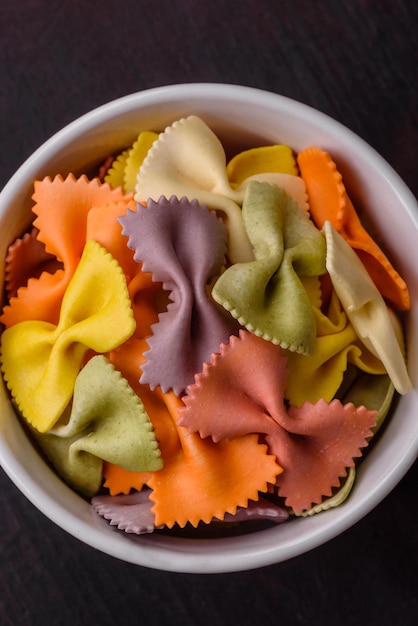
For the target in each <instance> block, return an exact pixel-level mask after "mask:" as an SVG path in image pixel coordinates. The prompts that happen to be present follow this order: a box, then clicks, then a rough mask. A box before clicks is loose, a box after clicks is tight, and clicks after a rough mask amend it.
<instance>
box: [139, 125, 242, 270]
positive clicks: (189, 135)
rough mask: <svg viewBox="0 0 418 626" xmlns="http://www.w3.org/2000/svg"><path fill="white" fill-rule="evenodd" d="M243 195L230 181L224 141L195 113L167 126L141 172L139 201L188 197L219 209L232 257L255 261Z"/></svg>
mask: <svg viewBox="0 0 418 626" xmlns="http://www.w3.org/2000/svg"><path fill="white" fill-rule="evenodd" d="M242 195H243V194H242V192H236V191H234V190H233V189H232V187H231V185H230V184H229V181H228V177H227V174H226V157H225V152H224V149H223V147H222V144H221V142H220V141H219V139H218V138H217V137H216V135H215V134H214V133H213V132H212V130H211V129H210V128H209V127H208V126H207V125H206V124H205V123H204V122H203V120H201V119H200V118H199V117H197V116H195V115H191V116H190V117H187V118H183V119H181V120H178V121H176V122H174V124H173V125H172V126H169V127H168V128H166V129H165V131H164V132H163V133H161V134H160V136H159V138H158V139H157V141H155V143H154V144H153V146H152V147H151V149H150V151H149V152H148V154H147V157H146V158H145V160H144V162H143V164H142V166H141V168H140V170H139V173H138V180H137V184H136V193H135V200H136V201H137V202H147V201H148V200H149V199H150V198H152V199H153V200H156V201H157V200H158V199H159V198H160V197H161V196H166V197H167V198H170V197H171V196H176V197H177V198H178V199H181V198H182V197H186V198H188V199H189V200H194V199H197V200H198V201H199V203H200V204H206V205H207V206H208V207H209V208H210V209H214V210H217V211H220V212H221V213H223V218H224V221H225V224H226V227H227V229H228V256H229V257H230V260H231V261H232V262H237V261H248V260H251V259H253V254H252V249H251V245H250V243H249V241H248V238H247V235H246V233H245V230H244V227H243V224H242V218H241V209H240V207H239V206H238V203H240V202H241V201H242Z"/></svg>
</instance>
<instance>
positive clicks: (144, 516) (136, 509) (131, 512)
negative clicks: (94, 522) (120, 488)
mask: <svg viewBox="0 0 418 626" xmlns="http://www.w3.org/2000/svg"><path fill="white" fill-rule="evenodd" d="M150 493H151V489H148V488H146V487H145V488H144V489H142V490H141V491H134V492H133V493H130V494H127V495H125V494H122V495H118V496H107V495H105V496H95V497H94V498H93V499H92V502H91V504H92V507H93V509H94V510H95V511H96V513H97V514H98V515H100V516H101V517H103V518H104V519H106V520H108V521H109V522H110V525H111V526H116V527H117V528H118V529H119V530H124V531H125V532H126V533H134V534H136V535H144V534H145V533H152V532H154V530H156V528H164V526H157V527H156V526H155V517H154V513H153V512H152V505H153V503H152V502H151V500H150V498H149V497H150Z"/></svg>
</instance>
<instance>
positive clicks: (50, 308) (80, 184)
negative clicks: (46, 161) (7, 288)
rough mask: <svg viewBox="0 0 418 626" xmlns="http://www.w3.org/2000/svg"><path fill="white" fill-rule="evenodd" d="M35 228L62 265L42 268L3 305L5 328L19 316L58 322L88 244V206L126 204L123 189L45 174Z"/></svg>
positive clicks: (38, 187)
mask: <svg viewBox="0 0 418 626" xmlns="http://www.w3.org/2000/svg"><path fill="white" fill-rule="evenodd" d="M33 199H34V201H35V205H34V207H33V212H34V213H35V215H36V216H37V217H36V219H35V221H34V226H35V227H36V228H38V229H39V234H38V239H39V242H41V243H43V244H44V245H45V250H46V252H47V253H49V254H50V255H52V256H53V257H54V258H55V259H56V261H57V262H58V263H60V264H61V265H62V268H63V269H58V270H57V271H56V272H55V273H53V274H50V273H49V272H43V273H42V274H41V275H40V276H39V278H30V279H29V281H28V282H27V285H26V286H24V287H21V288H20V289H19V290H18V292H17V296H16V297H14V298H11V300H10V302H9V305H8V306H6V307H4V311H3V314H2V317H1V321H2V322H3V324H4V325H5V326H6V327H9V326H12V325H13V324H16V323H17V322H21V321H23V320H27V319H32V320H43V321H45V322H50V323H52V324H57V322H58V317H59V311H60V306H61V300H62V297H63V295H64V291H65V289H66V288H67V285H68V283H69V281H70V279H71V277H72V275H73V274H74V271H75V268H76V267H77V265H78V263H79V261H80V257H81V254H82V252H83V249H84V245H85V243H86V228H87V215H88V213H89V211H90V210H91V208H92V207H94V206H99V205H106V204H108V203H113V202H116V203H118V202H126V203H127V202H129V200H131V199H132V196H126V195H124V194H123V192H122V190H121V189H115V190H112V189H111V188H110V186H109V185H107V184H102V183H100V182H99V180H98V179H94V180H92V181H89V180H88V179H87V177H86V176H81V177H80V178H75V176H73V175H72V174H69V175H68V176H67V178H65V179H63V178H62V177H61V176H56V177H55V178H54V179H53V180H51V178H49V177H46V178H44V179H43V180H42V181H36V182H35V193H34V195H33Z"/></svg>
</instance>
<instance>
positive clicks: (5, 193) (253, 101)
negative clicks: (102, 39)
mask: <svg viewBox="0 0 418 626" xmlns="http://www.w3.org/2000/svg"><path fill="white" fill-rule="evenodd" d="M243 98H244V99H245V102H246V103H249V104H250V105H251V106H253V107H256V106H259V105H260V102H261V100H262V102H263V106H264V107H268V108H271V109H277V108H280V109H281V110H283V111H288V112H290V111H291V114H292V115H295V114H296V115H298V116H299V115H302V116H303V117H304V118H305V119H307V120H309V122H310V123H312V124H313V125H315V126H319V127H321V128H323V129H326V130H327V132H329V131H330V130H331V132H332V133H337V134H338V136H339V137H342V139H343V141H344V142H345V143H347V144H349V145H354V147H355V149H356V150H357V151H360V153H362V154H363V155H364V158H368V159H370V160H374V162H375V163H376V164H377V165H376V167H378V168H379V170H380V171H381V175H382V176H383V177H384V178H385V179H386V181H387V183H388V184H389V185H390V186H391V187H393V188H394V190H395V191H396V194H397V195H398V197H399V199H400V202H402V205H403V207H404V209H405V211H406V212H408V214H409V217H410V218H411V220H412V221H413V222H414V223H415V226H416V228H417V230H418V217H417V215H418V210H417V203H416V199H415V197H414V196H413V194H412V192H411V191H410V189H409V188H408V186H407V185H406V183H405V182H404V181H403V180H402V179H401V178H400V176H399V175H398V174H397V172H396V171H395V170H394V169H393V168H392V166H391V165H389V163H388V162H387V161H386V160H385V159H384V158H383V157H382V156H381V155H380V154H379V153H377V152H376V151H375V150H374V148H372V147H371V146H370V145H369V144H368V143H366V142H365V141H364V140H363V139H362V138H361V137H359V136H358V135H357V134H355V133H354V132H353V131H351V130H350V129H349V128H347V127H346V126H344V125H343V124H341V123H340V122H338V121H336V120H335V119H333V118H331V117H330V116H329V115H327V114H325V113H322V112H321V111H319V110H317V109H314V108H312V107H311V106H309V105H307V104H304V103H301V102H298V101H296V100H293V99H291V98H289V97H287V96H284V95H280V94H277V93H273V92H269V91H266V90H263V89H258V88H254V87H247V86H242V85H235V84H234V85H232V84H226V83H210V82H208V83H180V84H173V85H165V86H161V87H154V88H151V89H146V90H143V91H139V92H134V93H131V94H128V95H126V96H122V97H120V98H116V99H115V100H112V101H110V102H107V103H105V104H102V105H100V106H98V107H96V108H94V109H92V110H91V111H89V112H87V113H85V114H83V115H81V116H80V117H78V118H77V119H75V120H73V121H72V122H70V123H69V124H67V125H66V126H64V127H63V128H62V129H61V130H59V131H57V132H56V133H55V134H53V135H52V136H51V137H50V138H49V139H47V140H46V141H45V142H44V143H43V144H42V145H41V146H39V147H38V148H37V149H36V150H35V151H34V152H33V153H32V155H30V156H29V157H28V158H27V159H26V160H25V161H24V162H23V163H22V165H21V166H20V167H19V168H18V169H17V171H16V172H15V173H14V174H13V175H12V177H11V178H10V179H9V181H8V182H7V183H6V185H5V186H4V188H3V190H2V191H1V192H0V219H1V218H2V213H3V207H5V208H7V206H8V205H9V204H10V202H11V201H12V199H13V198H14V197H15V194H16V188H17V185H19V183H20V181H21V179H22V177H23V178H24V179H25V180H31V181H33V180H34V178H35V177H36V171H38V170H39V168H40V167H42V166H43V165H44V164H45V163H47V162H48V161H49V160H50V159H51V151H52V152H53V151H54V150H59V148H60V146H61V145H63V144H64V145H65V144H66V142H68V141H71V138H72V137H73V136H74V135H75V134H76V135H77V134H79V133H86V132H88V131H90V130H92V129H94V128H96V127H97V126H98V125H100V124H104V123H106V122H107V121H109V120H111V119H113V118H114V117H115V115H117V116H118V117H119V116H122V115H124V114H126V113H128V112H132V111H133V110H134V109H137V108H138V107H139V108H146V107H150V106H153V105H154V104H155V103H157V102H158V103H161V102H163V103H165V104H167V105H169V104H170V103H172V102H173V101H176V102H185V101H186V100H187V101H188V102H190V101H191V102H193V100H195V101H197V100H199V99H201V100H203V99H205V100H206V101H207V102H208V103H211V102H218V101H219V100H220V99H222V101H229V102H237V101H239V100H241V99H243ZM3 422H4V419H3V416H0V463H1V466H2V468H3V470H4V471H5V472H6V474H7V475H8V476H9V478H10V479H11V480H12V482H14V483H15V485H16V486H17V487H18V489H19V490H20V491H21V492H22V493H23V494H24V495H25V496H26V497H27V499H28V500H30V501H31V502H32V504H34V505H35V506H36V508H38V509H39V510H40V511H41V512H42V513H44V514H45V515H46V516H47V517H48V518H49V519H50V520H51V521H53V522H54V523H56V524H57V525H58V526H60V527H61V528H63V529H64V530H66V531H67V532H68V533H69V534H71V535H73V536H74V537H76V538H78V539H80V540H81V541H83V542H84V543H86V544H88V545H90V546H91V547H94V548H96V549H98V550H100V551H101V552H104V553H107V554H108V555H110V556H113V557H115V558H118V559H121V560H124V561H127V562H130V563H134V564H137V565H142V566H145V567H150V568H153V569H161V570H166V571H173V572H189V573H221V572H235V571H241V570H248V569H254V568H258V567H263V566H267V565H272V564H275V563H279V562H282V561H285V560H288V559H290V558H293V557H296V556H299V555H300V554H302V553H305V552H307V551H310V550H312V549H314V548H317V547H318V546H320V545H322V544H323V543H325V542H327V541H329V540H331V539H333V538H334V537H336V536H337V535H339V534H341V533H342V532H343V531H345V530H347V529H348V528H349V527H351V526H353V525H354V524H355V523H357V522H358V521H359V520H360V519H361V518H363V517H364V516H365V515H367V514H368V513H369V512H370V511H371V510H372V509H373V508H374V507H375V506H376V505H377V504H379V502H381V501H382V500H383V499H384V498H385V497H386V495H388V493H389V492H390V491H391V490H392V489H393V488H394V487H395V486H396V484H397V483H398V482H399V481H400V480H401V478H402V477H403V476H404V475H405V474H406V472H407V471H408V469H409V468H410V467H411V466H412V464H413V463H414V462H415V460H416V459H417V457H418V427H417V430H416V433H415V436H414V437H411V439H410V441H409V442H408V445H406V447H405V450H404V455H403V456H402V458H399V459H397V462H396V463H394V465H393V467H392V468H391V471H390V472H388V473H387V474H386V475H385V476H384V477H383V479H382V481H381V482H380V483H379V484H378V485H376V486H375V488H374V489H372V490H371V491H370V492H369V493H368V496H367V501H364V499H357V500H356V499H355V500H354V501H352V506H350V515H349V516H345V515H344V513H343V510H344V509H343V507H338V508H337V509H333V510H330V511H327V512H326V513H322V514H321V516H320V517H322V516H323V515H326V516H327V519H328V520H329V523H327V524H323V523H322V522H318V520H316V519H315V517H316V516H315V517H311V518H309V522H310V531H309V532H307V533H305V534H304V536H303V539H302V540H301V539H299V538H296V539H293V540H292V539H291V537H287V543H286V546H285V547H284V546H283V545H274V543H273V544H272V545H271V544H268V538H269V536H270V535H271V536H274V532H273V533H272V532H271V531H272V530H273V531H274V530H275V529H267V530H265V531H264V530H263V531H258V532H257V533H255V534H254V535H245V536H244V539H243V537H234V538H232V540H231V538H228V539H217V540H216V541H217V542H218V543H217V545H220V547H221V549H220V551H219V553H217V552H216V551H213V546H214V543H213V542H214V540H213V539H209V540H207V539H179V538H175V539H174V540H173V541H171V540H169V541H167V540H165V539H160V538H159V537H156V536H155V535H152V536H151V535H142V536H141V537H139V538H138V540H137V539H136V538H130V539H131V541H127V540H126V535H125V534H124V533H120V532H119V531H115V532H113V533H112V535H111V533H110V532H109V533H107V535H108V536H107V540H106V542H103V537H102V535H101V534H100V533H98V532H97V530H98V529H99V528H104V525H106V528H107V529H108V528H109V526H108V524H107V522H103V524H102V520H98V521H97V522H96V520H95V523H94V524H91V520H88V522H86V521H85V520H84V519H82V520H81V521H80V518H79V516H78V515H76V514H75V513H73V512H70V513H69V512H68V510H65V509H64V508H63V506H62V505H61V503H57V501H56V500H55V499H54V498H53V497H52V496H51V495H49V494H45V491H44V490H43V488H42V486H40V485H39V483H38V482H37V481H36V478H35V477H34V476H33V475H31V474H30V473H29V472H27V471H25V470H24V469H22V466H21V464H20V462H18V460H17V458H16V457H15V456H14V455H13V454H12V453H11V451H10V448H9V446H8V444H7V439H6V437H5V436H4V424H3ZM19 426H20V425H19ZM361 469H362V468H361V467H360V472H361ZM55 478H56V477H55ZM56 480H57V481H59V485H60V487H61V486H62V483H61V481H60V480H59V479H57V478H56ZM66 489H68V488H66ZM68 492H70V493H71V494H72V493H73V492H72V491H71V490H70V489H68ZM65 493H66V494H67V495H68V493H67V491H65ZM76 497H78V496H76ZM63 499H64V498H63ZM301 522H302V519H301V520H292V525H293V526H294V525H295V524H298V523H299V524H300V523H301ZM260 532H261V533H264V538H266V540H265V541H263V542H262V545H261V544H260V542H259V541H258V538H259V533H260ZM284 534H286V535H287V534H288V533H286V532H285V533H284ZM290 534H291V533H290ZM134 545H135V546H139V549H134V548H133V546H134ZM156 546H157V550H156ZM208 546H210V547H211V548H212V550H208Z"/></svg>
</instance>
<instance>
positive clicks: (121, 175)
mask: <svg viewBox="0 0 418 626" xmlns="http://www.w3.org/2000/svg"><path fill="white" fill-rule="evenodd" d="M156 139H158V134H157V133H153V132H152V131H148V130H145V131H143V132H141V133H140V134H139V136H138V138H137V140H136V141H135V142H134V143H133V145H132V147H131V148H129V149H127V150H124V151H123V152H122V153H121V154H119V155H118V157H117V158H116V159H115V160H114V162H113V163H112V167H111V168H110V169H109V171H108V173H107V174H106V176H105V182H107V183H109V185H111V186H112V187H114V188H115V187H122V188H123V190H124V191H125V192H132V193H133V192H134V191H135V187H136V180H137V176H138V172H139V168H140V167H141V165H142V163H143V161H144V159H145V157H146V156H147V154H148V151H149V149H150V148H151V146H152V144H153V143H154V141H155V140H156Z"/></svg>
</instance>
